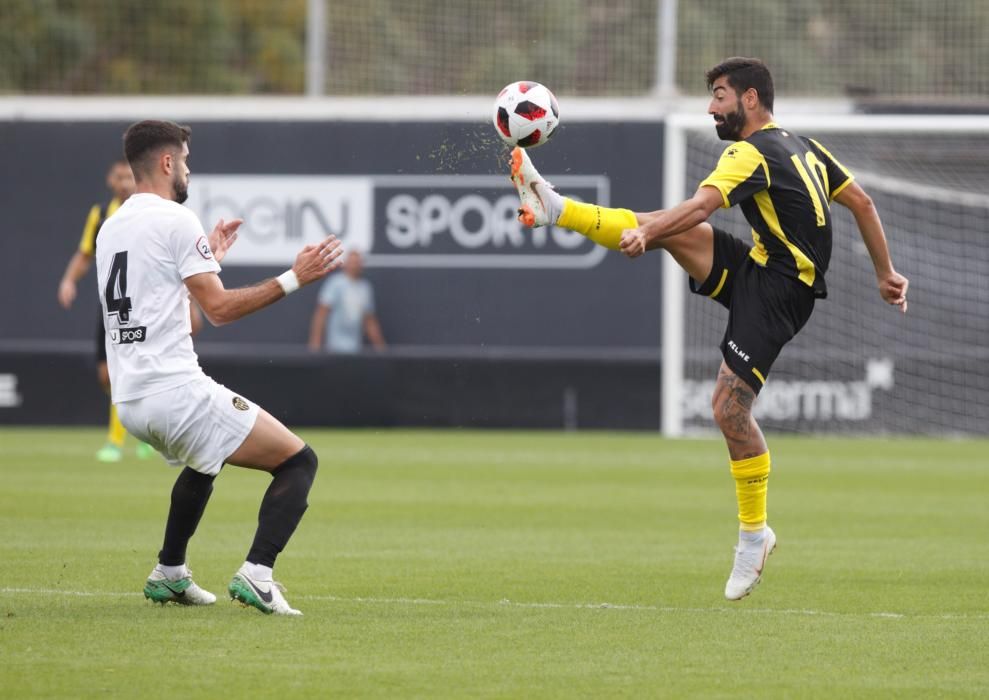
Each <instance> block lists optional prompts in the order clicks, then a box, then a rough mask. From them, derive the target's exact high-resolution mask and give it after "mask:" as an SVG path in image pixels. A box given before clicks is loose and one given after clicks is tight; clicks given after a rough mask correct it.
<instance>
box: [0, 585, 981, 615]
mask: <svg viewBox="0 0 989 700" xmlns="http://www.w3.org/2000/svg"><path fill="white" fill-rule="evenodd" d="M0 593H10V594H20V595H52V596H54V595H66V596H78V597H83V598H130V597H135V596H139V595H141V594H140V593H138V592H136V591H127V592H124V593H114V592H111V591H69V590H62V589H58V588H0ZM295 598H296V599H298V600H322V601H327V602H331V603H360V604H370V605H434V606H448V607H458V606H460V607H481V608H487V607H510V608H526V609H551V610H630V611H633V612H660V613H716V614H718V613H720V614H735V613H739V614H745V615H798V616H803V617H874V618H883V619H893V620H902V619H933V620H989V612H986V613H972V614H969V613H897V612H863V613H855V612H838V611H834V610H809V609H805V608H750V607H746V606H745V604H744V603H741V604H739V605H738V606H731V607H717V608H683V607H676V606H661V605H627V604H621V603H540V602H528V603H527V602H522V601H516V600H508V599H507V598H503V599H502V600H499V601H484V600H436V599H432V598H366V597H355V598H345V597H343V596H335V595H300V596H295Z"/></svg>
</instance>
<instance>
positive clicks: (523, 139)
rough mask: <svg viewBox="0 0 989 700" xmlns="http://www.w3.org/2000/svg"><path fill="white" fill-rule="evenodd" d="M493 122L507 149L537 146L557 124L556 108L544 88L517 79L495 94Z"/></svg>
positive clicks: (558, 108) (558, 109)
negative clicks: (507, 146)
mask: <svg viewBox="0 0 989 700" xmlns="http://www.w3.org/2000/svg"><path fill="white" fill-rule="evenodd" d="M493 121H494V125H495V129H496V130H497V131H498V135H499V136H501V138H502V139H503V140H504V141H505V143H507V144H508V145H509V146H521V147H522V148H532V147H534V146H541V145H543V144H544V143H546V142H547V141H549V140H550V138H551V137H552V136H553V134H554V133H555V132H556V127H558V126H559V125H560V106H559V105H558V104H557V103H556V98H555V97H553V93H552V92H550V91H549V89H548V88H547V87H546V86H545V85H540V84H539V83H534V82H532V81H531V80H520V81H519V82H517V83H512V84H511V85H507V86H506V87H505V88H504V89H503V90H502V91H501V92H499V93H498V98H497V99H496V100H495V104H494V119H493Z"/></svg>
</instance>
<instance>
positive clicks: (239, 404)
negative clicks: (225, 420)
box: [234, 396, 250, 411]
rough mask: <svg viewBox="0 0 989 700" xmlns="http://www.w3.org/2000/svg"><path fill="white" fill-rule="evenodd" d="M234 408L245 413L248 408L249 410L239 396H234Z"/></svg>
mask: <svg viewBox="0 0 989 700" xmlns="http://www.w3.org/2000/svg"><path fill="white" fill-rule="evenodd" d="M234 408H236V409H237V410H238V411H246V410H247V409H248V408H250V406H248V405H247V402H246V401H244V399H242V398H240V397H239V396H235V397H234Z"/></svg>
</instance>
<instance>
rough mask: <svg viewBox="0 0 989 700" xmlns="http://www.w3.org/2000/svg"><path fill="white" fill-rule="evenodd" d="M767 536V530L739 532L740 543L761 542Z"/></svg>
mask: <svg viewBox="0 0 989 700" xmlns="http://www.w3.org/2000/svg"><path fill="white" fill-rule="evenodd" d="M765 536H766V528H762V529H759V530H739V531H738V541H739V542H761V541H762V538H763V537H765Z"/></svg>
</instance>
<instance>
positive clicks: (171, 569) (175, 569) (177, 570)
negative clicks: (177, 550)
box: [158, 564, 186, 581]
mask: <svg viewBox="0 0 989 700" xmlns="http://www.w3.org/2000/svg"><path fill="white" fill-rule="evenodd" d="M158 571H160V572H161V573H163V574H165V578H167V579H168V580H169V581H178V580H179V579H180V578H185V576H186V568H185V564H179V565H178V566H165V565H164V564H159V565H158Z"/></svg>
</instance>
